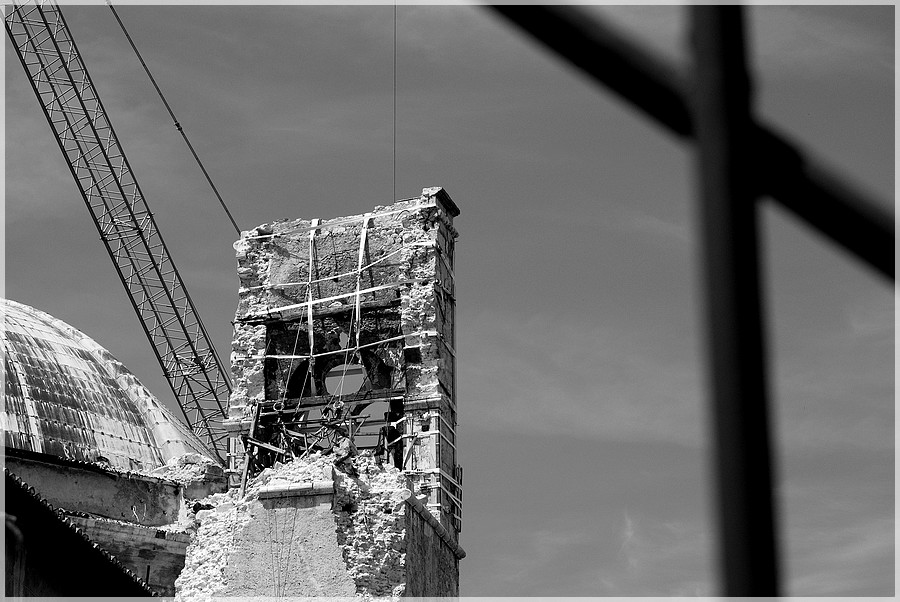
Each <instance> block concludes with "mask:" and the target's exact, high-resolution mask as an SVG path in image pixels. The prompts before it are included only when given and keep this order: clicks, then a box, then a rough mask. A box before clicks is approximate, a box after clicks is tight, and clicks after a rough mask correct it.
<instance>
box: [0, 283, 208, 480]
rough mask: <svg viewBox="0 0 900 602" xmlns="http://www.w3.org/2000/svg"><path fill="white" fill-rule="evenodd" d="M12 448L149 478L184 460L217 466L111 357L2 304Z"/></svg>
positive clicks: (40, 317) (32, 312)
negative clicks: (196, 458)
mask: <svg viewBox="0 0 900 602" xmlns="http://www.w3.org/2000/svg"><path fill="white" fill-rule="evenodd" d="M0 309H2V311H3V327H2V345H3V358H4V371H5V376H6V384H5V388H4V405H3V408H2V409H0V431H2V433H3V443H4V445H5V446H7V447H12V448H17V449H22V450H27V451H33V452H40V453H45V454H53V455H56V456H60V457H63V458H69V459H73V460H83V461H88V462H98V461H101V462H102V461H105V462H107V463H108V464H110V465H111V466H113V467H114V468H117V469H120V470H146V469H152V468H156V467H159V466H162V465H163V464H165V463H166V462H167V461H168V460H169V459H170V458H173V457H175V456H180V455H182V454H185V453H189V452H194V453H199V454H201V455H203V456H206V457H207V458H215V455H213V453H212V452H210V451H209V450H208V449H207V448H206V446H204V444H203V443H202V442H201V441H200V439H199V438H198V437H197V436H196V435H194V434H193V433H192V432H191V430H190V429H189V428H188V427H187V426H185V425H184V423H182V422H181V421H180V420H178V418H176V417H175V416H174V415H173V414H172V413H171V412H169V410H168V409H166V408H165V406H163V404H162V403H160V401H159V400H158V399H156V397H154V396H153V394H152V393H150V391H148V390H147V389H146V388H145V387H144V386H143V385H142V384H141V383H140V382H139V381H138V379H137V377H135V376H134V375H133V374H132V373H131V372H129V370H128V369H127V368H126V367H125V366H124V365H123V364H122V363H121V362H119V361H118V360H116V359H115V358H114V357H113V356H112V355H111V354H110V353H109V352H108V351H107V350H106V349H104V348H103V347H101V346H100V345H99V344H97V343H96V342H95V341H94V340H93V339H91V338H90V337H88V336H87V335H85V334H84V333H82V332H81V331H79V330H76V329H75V328H72V327H71V326H69V325H68V324H66V323H65V322H63V321H61V320H57V319H56V318H54V317H53V316H51V315H49V314H46V313H44V312H42V311H39V310H37V309H34V308H33V307H29V306H28V305H23V304H21V303H16V302H15V301H10V300H7V299H0Z"/></svg>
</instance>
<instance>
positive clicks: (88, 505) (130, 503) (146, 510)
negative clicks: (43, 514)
mask: <svg viewBox="0 0 900 602" xmlns="http://www.w3.org/2000/svg"><path fill="white" fill-rule="evenodd" d="M14 454H16V455H14ZM21 454H22V452H19V451H18V450H7V455H6V458H5V461H6V467H7V469H8V470H9V471H10V472H12V473H13V474H15V475H16V476H17V477H19V478H20V479H22V480H23V481H25V482H26V483H28V484H29V485H31V486H32V487H34V488H35V489H36V490H37V491H39V492H40V494H41V495H42V496H44V498H45V499H46V500H47V501H48V502H50V503H51V504H53V505H54V506H57V507H59V508H64V509H65V510H67V511H70V512H85V513H91V514H99V515H101V516H106V517H109V518H113V519H118V520H125V521H130V522H135V523H138V524H141V525H146V526H160V525H166V524H170V523H174V522H175V521H176V520H178V516H179V512H180V511H181V504H182V495H181V486H180V485H178V484H176V483H173V482H171V481H165V480H162V479H157V478H154V477H147V476H143V475H139V474H135V473H127V474H126V473H118V472H115V471H111V470H105V469H103V468H101V467H99V466H94V465H90V464H87V463H83V464H81V465H79V464H77V463H73V462H66V461H64V460H58V459H56V458H54V457H53V456H41V457H38V455H37V454H33V455H32V456H31V457H24V456H22V455H21Z"/></svg>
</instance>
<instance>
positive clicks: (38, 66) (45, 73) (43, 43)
mask: <svg viewBox="0 0 900 602" xmlns="http://www.w3.org/2000/svg"><path fill="white" fill-rule="evenodd" d="M6 10H7V14H6V15H5V18H4V22H5V26H6V32H7V34H8V35H9V38H10V40H11V41H12V44H13V47H14V48H15V51H16V54H17V55H18V57H19V60H20V61H21V63H22V66H23V67H24V68H25V71H26V72H27V74H28V77H29V80H30V82H31V86H32V88H33V89H34V92H35V94H36V95H37V98H38V101H39V102H40V105H41V108H42V109H43V112H44V115H45V116H46V118H47V121H48V123H49V124H50V127H51V129H52V130H53V133H54V136H55V138H56V141H57V142H58V143H59V147H60V149H61V150H62V152H63V155H64V156H65V158H66V162H67V164H68V166H69V169H70V170H71V172H72V176H73V177H74V178H75V182H76V183H77V185H78V189H79V191H80V192H81V196H82V197H83V199H84V202H85V204H86V205H87V208H88V210H89V211H90V214H91V216H92V217H93V219H94V223H95V225H96V226H97V230H98V232H99V234H100V239H101V240H102V241H103V244H104V245H105V247H106V250H107V252H108V253H109V256H110V258H111V259H112V261H113V264H114V265H115V268H116V271H117V273H118V275H119V278H120V279H121V281H122V284H123V285H124V286H125V290H126V291H127V293H128V298H129V300H130V301H131V304H132V306H133V307H134V310H135V313H136V314H137V316H138V319H139V321H140V323H141V326H142V327H143V329H144V332H145V333H146V335H147V338H148V339H149V340H150V343H151V347H152V348H153V350H154V352H155V354H156V357H157V359H158V360H159V363H160V366H161V367H162V370H163V374H164V375H165V377H166V380H167V381H168V382H169V385H170V386H171V388H172V392H173V393H174V394H175V397H176V399H177V400H178V403H179V405H180V406H181V410H182V412H183V414H184V417H185V419H186V420H187V422H188V424H189V425H190V427H191V429H192V430H193V431H194V432H195V433H196V434H197V435H199V436H200V437H201V438H202V439H204V440H205V441H206V443H207V444H208V445H209V446H210V447H211V448H212V450H213V451H214V452H215V453H216V454H218V456H219V459H220V460H222V459H224V456H225V453H224V452H225V448H226V439H227V437H228V435H227V433H226V432H225V430H224V429H223V426H222V423H223V419H224V418H225V415H226V408H227V406H228V395H229V393H230V392H231V381H230V379H229V378H228V373H227V372H226V370H225V369H224V368H223V365H222V362H221V360H220V359H219V356H218V354H217V353H216V349H215V346H214V345H213V343H212V340H211V339H210V337H209V334H208V333H207V331H206V328H205V327H204V326H203V323H202V322H201V320H200V316H199V315H198V313H197V310H196V308H195V307H194V303H193V301H191V297H190V295H189V294H188V291H187V289H186V288H185V286H184V283H183V282H182V279H181V276H180V275H179V273H178V270H177V269H176V267H175V264H174V263H173V262H172V258H171V256H170V255H169V251H168V249H167V248H166V245H165V243H164V242H163V238H162V234H161V233H160V232H159V229H158V228H157V225H156V222H155V220H154V219H153V215H152V213H151V212H150V209H149V208H148V206H147V202H146V200H145V199H144V195H143V194H142V193H141V189H140V187H139V186H138V183H137V181H136V180H135V178H134V175H133V173H132V170H131V167H130V165H129V163H128V160H127V159H126V157H125V154H124V152H123V150H122V147H121V145H120V144H119V140H118V138H117V137H116V134H115V132H114V131H113V127H112V125H111V124H110V122H109V118H108V116H107V114H106V111H105V109H104V108H103V104H102V103H101V102H100V97H99V96H98V94H97V90H96V88H95V87H94V85H93V83H92V81H91V79H90V77H89V75H88V71H87V68H86V67H85V65H84V62H83V61H82V58H81V55H80V54H79V52H78V50H77V48H76V46H75V42H74V41H73V39H72V35H71V33H70V31H69V28H68V26H67V25H66V21H65V19H64V18H63V15H62V13H61V12H60V9H59V7H58V6H55V5H53V4H51V3H46V4H43V5H35V4H29V5H24V6H22V5H13V6H7V7H6Z"/></svg>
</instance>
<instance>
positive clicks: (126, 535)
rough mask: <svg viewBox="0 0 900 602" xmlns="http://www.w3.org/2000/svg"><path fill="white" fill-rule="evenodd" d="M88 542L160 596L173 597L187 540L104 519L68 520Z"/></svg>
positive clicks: (182, 536)
mask: <svg viewBox="0 0 900 602" xmlns="http://www.w3.org/2000/svg"><path fill="white" fill-rule="evenodd" d="M69 520H70V521H71V522H72V523H74V524H75V525H78V527H79V528H81V530H82V531H84V532H85V533H86V534H87V536H88V537H89V538H90V539H91V541H94V542H96V543H97V544H99V545H100V546H102V547H103V549H105V550H106V551H107V552H109V553H110V554H112V555H113V556H115V557H116V559H117V560H118V561H119V562H121V563H122V564H124V565H125V566H126V567H127V568H128V569H129V570H130V571H131V572H132V573H134V574H135V575H137V576H138V577H140V578H141V579H143V580H144V581H145V582H146V583H147V585H149V586H150V587H151V588H152V589H153V591H155V592H156V593H158V594H160V595H161V596H174V595H175V579H177V578H178V575H179V574H180V573H181V569H182V568H184V556H185V551H186V550H187V546H188V542H189V541H190V536H189V535H188V534H187V533H179V532H175V531H168V530H162V529H155V528H150V527H143V526H141V525H135V524H129V523H123V522H121V521H114V520H109V519H103V518H95V517H84V516H69Z"/></svg>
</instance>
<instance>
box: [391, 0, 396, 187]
mask: <svg viewBox="0 0 900 602" xmlns="http://www.w3.org/2000/svg"><path fill="white" fill-rule="evenodd" d="M393 76H394V124H393V125H394V127H393V132H394V141H393V153H394V154H393V172H394V173H393V179H392V183H393V196H392V197H391V202H393V201H395V200H397V0H394V69H393Z"/></svg>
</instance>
